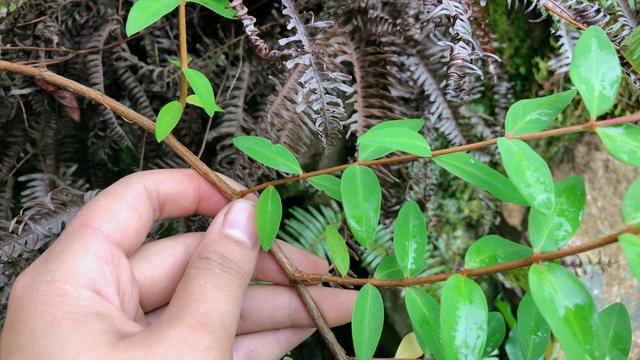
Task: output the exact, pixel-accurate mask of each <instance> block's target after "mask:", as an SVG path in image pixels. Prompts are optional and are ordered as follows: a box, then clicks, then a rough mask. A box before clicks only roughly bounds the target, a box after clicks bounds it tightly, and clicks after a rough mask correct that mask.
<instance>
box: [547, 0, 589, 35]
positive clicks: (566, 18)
mask: <svg viewBox="0 0 640 360" xmlns="http://www.w3.org/2000/svg"><path fill="white" fill-rule="evenodd" d="M551 3H552V4H553V5H555V6H556V7H558V8H560V9H561V7H559V6H558V5H557V4H556V3H555V2H553V1H551ZM544 8H545V9H547V10H548V11H549V12H550V13H553V14H555V15H556V16H557V17H559V18H561V19H562V20H564V21H566V22H568V23H569V24H571V25H573V26H575V27H577V28H578V29H580V30H583V31H584V30H587V27H586V26H584V25H582V24H580V23H579V22H577V21H575V20H574V19H573V18H572V17H571V14H567V13H566V12H565V11H562V12H560V11H558V9H555V8H554V7H553V6H551V5H549V3H548V2H545V3H544Z"/></svg>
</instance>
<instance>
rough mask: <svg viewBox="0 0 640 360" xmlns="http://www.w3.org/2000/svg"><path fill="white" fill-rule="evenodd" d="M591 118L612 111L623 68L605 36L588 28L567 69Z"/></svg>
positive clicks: (593, 27) (590, 27)
mask: <svg viewBox="0 0 640 360" xmlns="http://www.w3.org/2000/svg"><path fill="white" fill-rule="evenodd" d="M569 75H570V77H571V81H572V82H573V84H574V85H575V86H576V87H577V88H578V91H579V92H580V95H581V96H582V100H583V101H584V103H585V105H586V106H587V110H589V113H590V114H591V118H593V119H595V118H597V117H598V116H600V115H602V114H604V113H606V112H607V111H609V109H611V107H612V106H613V104H614V103H615V100H616V95H617V94H618V87H619V86H620V80H621V79H622V68H621V67H620V60H618V54H617V53H616V49H614V47H613V45H612V44H611V41H609V38H608V37H607V34H606V33H605V32H604V30H602V29H601V28H599V27H597V26H589V28H587V30H585V31H584V32H583V33H582V35H581V36H580V39H579V40H578V42H577V43H576V46H575V48H574V49H573V60H572V61H571V68H570V70H569Z"/></svg>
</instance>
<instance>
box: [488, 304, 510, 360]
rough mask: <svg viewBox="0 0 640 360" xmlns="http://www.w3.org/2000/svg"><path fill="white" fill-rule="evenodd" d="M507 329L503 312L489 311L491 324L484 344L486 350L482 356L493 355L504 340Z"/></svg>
mask: <svg viewBox="0 0 640 360" xmlns="http://www.w3.org/2000/svg"><path fill="white" fill-rule="evenodd" d="M506 332H507V329H506V327H505V325H504V318H503V317H502V314H500V313H499V312H497V311H492V312H490V313H489V324H488V325H487V342H486V344H485V345H484V351H483V352H482V358H483V359H484V358H485V357H487V356H489V355H491V354H492V353H493V352H494V351H496V349H497V348H498V347H500V344H502V340H504V335H505V333H506Z"/></svg>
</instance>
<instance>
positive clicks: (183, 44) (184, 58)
mask: <svg viewBox="0 0 640 360" xmlns="http://www.w3.org/2000/svg"><path fill="white" fill-rule="evenodd" d="M178 28H179V31H180V70H185V69H186V68H187V67H189V60H188V58H189V55H188V54H187V0H181V1H180V6H179V7H178ZM188 89H189V84H188V83H187V78H186V76H184V72H183V71H180V104H181V105H182V108H183V109H184V108H185V107H186V106H187V90H188Z"/></svg>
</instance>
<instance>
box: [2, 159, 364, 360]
mask: <svg viewBox="0 0 640 360" xmlns="http://www.w3.org/2000/svg"><path fill="white" fill-rule="evenodd" d="M254 200H255V197H254V198H251V199H241V200H236V201H233V202H231V203H229V201H228V200H226V199H225V198H224V196H222V195H221V194H220V193H219V192H218V191H217V190H216V189H215V188H213V187H212V186H211V185H209V184H208V183H207V182H206V181H205V180H203V179H202V178H201V177H200V176H199V175H197V174H196V173H195V172H194V171H192V170H157V171H147V172H141V173H137V174H134V175H130V176H128V177H125V178H123V179H122V180H120V181H118V182H117V183H115V184H114V185H112V186H111V187H109V188H107V189H105V190H104V191H102V192H101V193H100V194H99V195H98V196H97V197H96V198H95V199H94V200H92V201H90V202H89V203H88V204H87V205H85V207H84V208H83V209H82V210H81V211H80V212H79V213H78V214H77V216H76V217H75V218H74V219H73V221H72V222H71V223H70V224H69V226H68V227H67V228H66V229H65V230H64V232H63V233H62V234H61V235H60V237H59V238H58V239H57V240H56V241H55V243H54V244H53V245H52V246H51V247H50V248H49V249H48V250H47V251H46V252H45V253H44V254H42V256H40V257H39V258H38V259H37V260H36V261H35V262H34V263H33V264H32V265H31V266H30V267H29V268H27V269H26V270H25V271H24V272H23V273H22V274H21V275H20V276H19V277H18V279H17V280H16V282H15V284H14V285H13V288H12V290H11V294H10V298H9V305H8V311H7V317H6V320H5V324H4V328H3V330H2V334H1V335H0V358H2V359H3V360H10V359H28V360H30V359H54V360H55V359H154V360H155V359H242V360H244V359H260V360H264V359H280V358H281V357H282V356H283V355H284V354H286V353H287V352H288V351H289V350H291V349H292V348H293V347H295V346H296V345H297V344H299V343H300V342H302V341H303V340H304V339H306V338H307V337H309V336H310V335H311V334H312V333H313V332H314V330H315V329H313V326H314V324H313V321H312V319H311V317H310V316H309V315H308V313H307V311H306V309H305V307H304V305H303V303H302V302H301V301H300V299H299V298H298V296H297V294H296V292H295V289H294V288H292V287H290V286H288V285H289V282H288V280H287V277H286V274H285V273H284V271H283V270H282V269H281V268H280V267H279V265H278V264H277V262H276V261H275V259H274V258H273V257H272V255H271V254H269V253H264V252H262V251H260V250H259V245H258V244H257V235H256V229H255V202H254ZM192 214H200V215H203V216H208V217H213V218H214V220H213V222H212V223H211V225H210V226H209V228H208V230H207V231H206V232H204V233H186V234H180V235H175V236H171V237H169V238H165V239H161V240H156V241H153V242H150V243H146V244H144V240H145V238H146V236H147V234H148V232H149V231H150V229H151V226H152V224H153V223H154V221H157V220H162V219H170V218H179V217H185V216H189V215H192ZM280 245H281V246H282V247H283V249H284V250H285V252H286V253H287V255H288V256H289V258H290V259H291V260H292V261H293V262H294V263H295V264H296V266H298V268H299V269H300V270H302V271H307V272H326V271H327V269H328V265H327V263H326V261H325V260H324V259H321V258H318V257H316V256H314V255H311V254H309V253H307V252H304V251H302V250H300V249H297V248H294V247H292V246H290V245H287V244H286V243H282V242H281V243H280ZM251 279H255V280H261V281H266V282H269V283H272V284H271V285H249V281H250V280H251ZM309 289H310V291H311V293H312V295H313V297H314V299H315V300H316V302H317V304H318V306H319V308H320V310H321V311H322V313H323V315H324V317H325V319H326V320H327V322H328V323H329V325H330V326H337V325H341V324H345V323H347V322H348V321H349V320H350V318H351V311H352V309H353V303H354V301H355V297H356V292H354V291H350V290H341V289H333V288H324V287H319V286H310V287H309Z"/></svg>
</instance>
